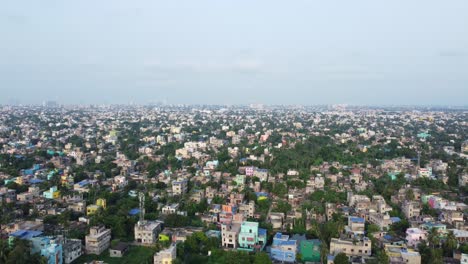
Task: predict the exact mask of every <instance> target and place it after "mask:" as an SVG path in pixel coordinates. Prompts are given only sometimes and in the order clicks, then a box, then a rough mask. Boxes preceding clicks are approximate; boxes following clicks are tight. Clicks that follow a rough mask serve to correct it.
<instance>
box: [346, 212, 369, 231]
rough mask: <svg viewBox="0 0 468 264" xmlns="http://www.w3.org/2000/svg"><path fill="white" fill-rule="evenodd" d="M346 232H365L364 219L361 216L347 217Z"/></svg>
mask: <svg viewBox="0 0 468 264" xmlns="http://www.w3.org/2000/svg"><path fill="white" fill-rule="evenodd" d="M346 230H347V231H348V232H351V233H354V234H357V235H364V232H365V220H364V218H361V217H355V216H349V217H348V226H347V228H346Z"/></svg>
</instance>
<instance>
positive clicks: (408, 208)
mask: <svg viewBox="0 0 468 264" xmlns="http://www.w3.org/2000/svg"><path fill="white" fill-rule="evenodd" d="M401 210H402V211H403V214H404V215H405V217H406V218H408V219H412V218H413V217H418V216H420V215H421V203H420V202H416V201H405V202H403V205H402V206H401Z"/></svg>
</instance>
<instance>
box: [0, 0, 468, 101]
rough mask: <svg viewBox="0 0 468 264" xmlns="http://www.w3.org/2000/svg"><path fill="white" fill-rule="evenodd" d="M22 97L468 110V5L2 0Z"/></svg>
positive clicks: (4, 97)
mask: <svg viewBox="0 0 468 264" xmlns="http://www.w3.org/2000/svg"><path fill="white" fill-rule="evenodd" d="M12 99H18V100H20V102H22V103H40V102H42V101H43V100H58V101H59V102H61V103H128V102H131V101H133V102H135V103H148V102H151V101H162V100H164V99H167V102H169V103H208V104H216V103H220V104H248V103H266V104H278V103H284V104H331V103H349V104H372V105H376V104H419V105H421V104H424V105H427V104H448V105H468V1H467V0H447V1H440V0H391V1H390V0H385V1H384V0H366V1H364V0H353V1H348V0H346V1H344V0H341V1H334V0H320V1H318V0H317V1H315V0H304V1H299V0H289V1H284V0H282V1H274V0H265V1H260V0H245V1H244V0H232V1H228V0H211V1H204V0H187V1H177V0H167V1H157V0H145V1H138V0H135V1H128V0H125V1H118V0H99V1H96V0H89V1H88V0H79V1H63V0H56V1H52V0H50V1H49V0H41V1H36V0H31V1H16V0H10V1H8V0H7V1H2V2H1V3H0V103H8V102H10V101H11V100H12Z"/></svg>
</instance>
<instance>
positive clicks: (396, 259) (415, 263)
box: [385, 245, 421, 264]
mask: <svg viewBox="0 0 468 264" xmlns="http://www.w3.org/2000/svg"><path fill="white" fill-rule="evenodd" d="M385 253H386V254H387V256H388V257H389V258H390V263H392V264H404V263H407V264H421V255H420V254H419V252H417V251H414V250H412V249H407V248H404V247H402V246H396V245H385Z"/></svg>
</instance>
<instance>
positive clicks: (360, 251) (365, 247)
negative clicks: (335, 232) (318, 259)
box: [330, 237, 372, 256]
mask: <svg viewBox="0 0 468 264" xmlns="http://www.w3.org/2000/svg"><path fill="white" fill-rule="evenodd" d="M371 246H372V242H371V240H370V239H368V238H367V237H364V238H363V239H362V240H357V241H353V240H343V239H339V238H332V239H331V242H330V254H332V255H337V254H339V253H341V252H343V253H345V254H346V255H347V256H370V255H371V254H372V249H371Z"/></svg>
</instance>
